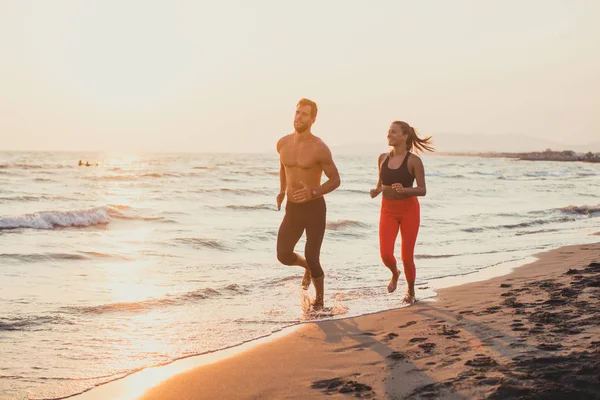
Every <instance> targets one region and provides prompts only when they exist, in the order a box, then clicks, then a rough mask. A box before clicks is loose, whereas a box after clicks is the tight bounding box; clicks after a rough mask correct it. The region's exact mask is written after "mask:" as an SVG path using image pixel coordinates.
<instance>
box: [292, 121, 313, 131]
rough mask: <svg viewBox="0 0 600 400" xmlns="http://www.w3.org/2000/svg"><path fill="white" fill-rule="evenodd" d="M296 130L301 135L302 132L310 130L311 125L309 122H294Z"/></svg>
mask: <svg viewBox="0 0 600 400" xmlns="http://www.w3.org/2000/svg"><path fill="white" fill-rule="evenodd" d="M294 129H295V130H296V132H298V133H301V132H306V131H307V130H309V129H310V124H309V123H308V122H306V123H304V124H299V123H298V124H297V123H295V122H294Z"/></svg>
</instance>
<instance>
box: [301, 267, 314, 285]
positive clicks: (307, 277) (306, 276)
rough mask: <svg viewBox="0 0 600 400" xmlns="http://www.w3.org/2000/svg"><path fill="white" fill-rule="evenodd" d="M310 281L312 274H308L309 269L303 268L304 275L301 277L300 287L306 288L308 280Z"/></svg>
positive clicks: (308, 283)
mask: <svg viewBox="0 0 600 400" xmlns="http://www.w3.org/2000/svg"><path fill="white" fill-rule="evenodd" d="M311 281H312V276H311V274H310V269H308V268H306V269H305V270H304V277H302V289H304V290H308V287H309V286H310V282H311Z"/></svg>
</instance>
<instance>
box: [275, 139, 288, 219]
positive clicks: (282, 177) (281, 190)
mask: <svg viewBox="0 0 600 400" xmlns="http://www.w3.org/2000/svg"><path fill="white" fill-rule="evenodd" d="M284 138H285V137H283V138H281V139H279V140H278V141H277V153H278V154H280V153H279V152H280V150H281V147H282V145H283V139H284ZM286 185H287V181H286V179H285V167H284V165H283V163H282V162H281V158H280V159H279V193H278V194H277V198H276V201H277V210H281V203H283V199H284V198H285V189H286Z"/></svg>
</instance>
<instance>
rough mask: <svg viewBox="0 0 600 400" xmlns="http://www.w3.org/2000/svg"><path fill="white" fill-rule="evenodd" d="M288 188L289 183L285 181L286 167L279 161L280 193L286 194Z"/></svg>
mask: <svg viewBox="0 0 600 400" xmlns="http://www.w3.org/2000/svg"><path fill="white" fill-rule="evenodd" d="M286 187H287V181H286V180H285V167H284V166H283V163H282V162H281V161H279V193H280V194H281V193H283V194H285V189H286Z"/></svg>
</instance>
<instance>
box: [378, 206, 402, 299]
mask: <svg viewBox="0 0 600 400" xmlns="http://www.w3.org/2000/svg"><path fill="white" fill-rule="evenodd" d="M399 228H400V224H399V223H398V221H397V220H396V218H394V216H393V215H392V214H390V213H389V212H388V211H386V210H385V209H384V208H383V207H382V208H381V213H380V216H379V254H380V255H381V260H382V261H383V264H384V265H385V266H386V267H388V268H389V270H390V271H391V272H392V278H391V279H390V283H389V284H388V292H390V293H392V292H393V291H394V290H396V286H397V285H398V278H399V277H400V271H399V270H398V267H397V264H396V257H394V244H395V243H396V238H397V237H398V230H399Z"/></svg>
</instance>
